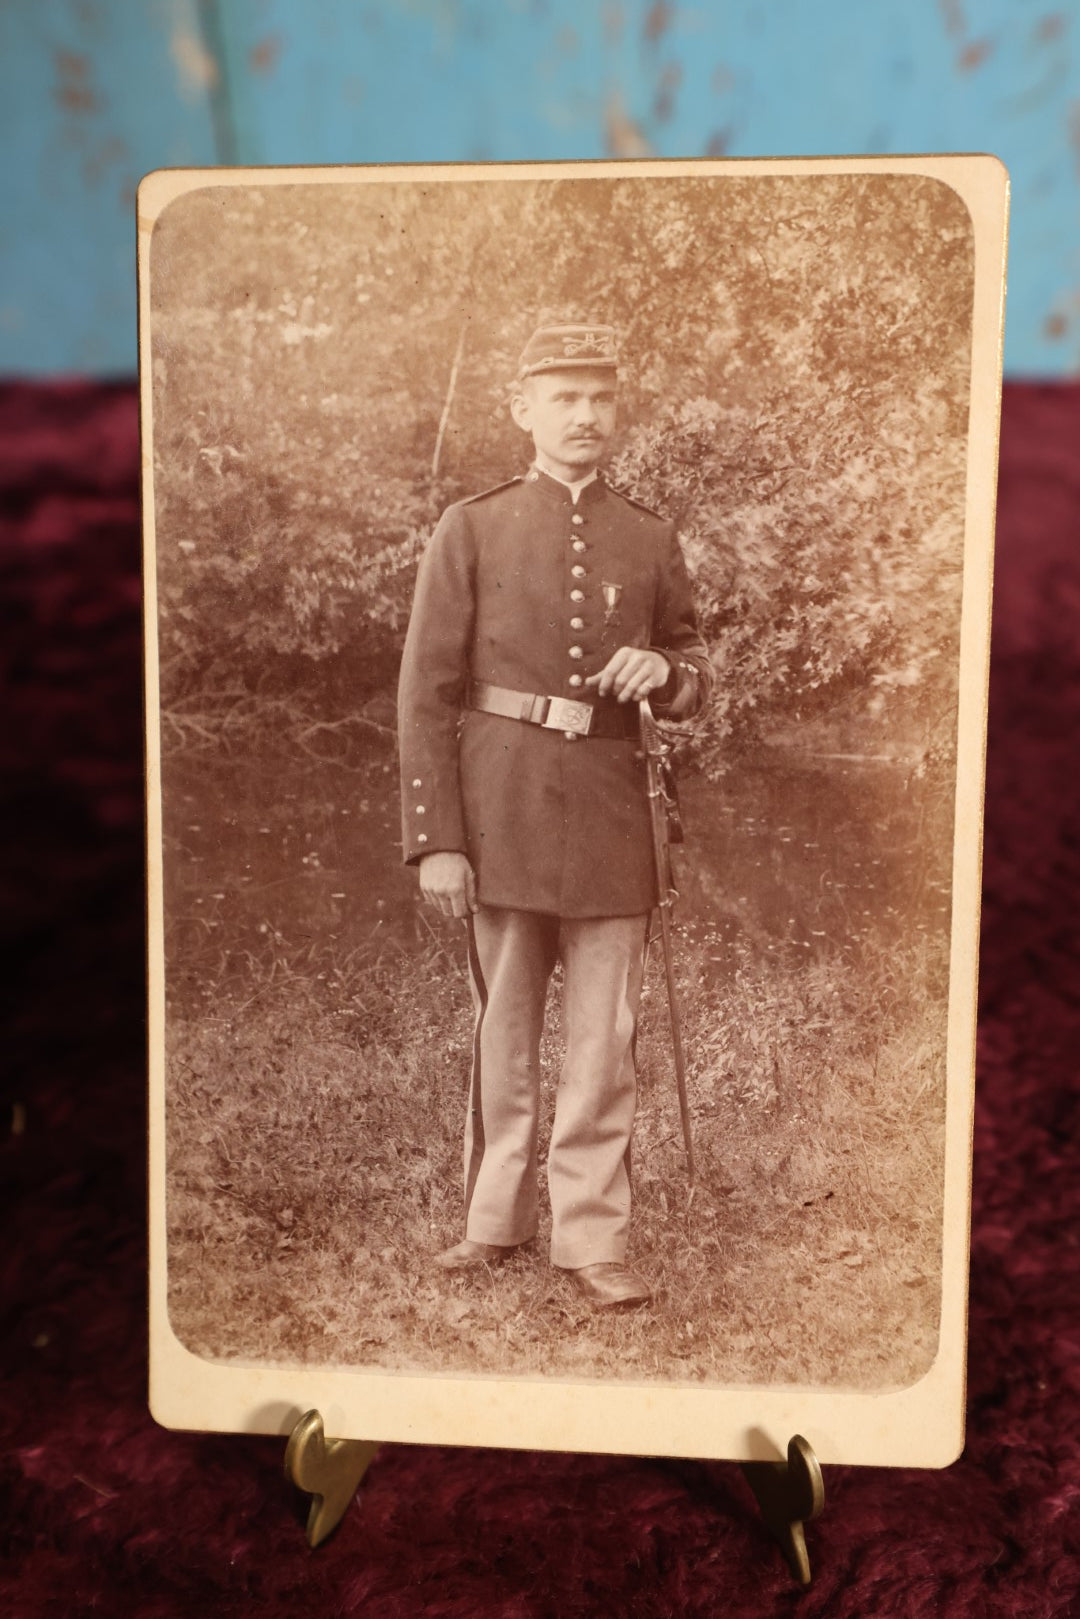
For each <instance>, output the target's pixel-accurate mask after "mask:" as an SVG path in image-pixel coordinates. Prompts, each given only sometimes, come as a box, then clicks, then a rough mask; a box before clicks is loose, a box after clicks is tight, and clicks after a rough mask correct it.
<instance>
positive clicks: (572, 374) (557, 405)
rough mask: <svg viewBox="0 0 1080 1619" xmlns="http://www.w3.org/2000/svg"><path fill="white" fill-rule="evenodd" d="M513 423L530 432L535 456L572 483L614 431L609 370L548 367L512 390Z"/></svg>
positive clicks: (612, 379)
mask: <svg viewBox="0 0 1080 1619" xmlns="http://www.w3.org/2000/svg"><path fill="white" fill-rule="evenodd" d="M511 411H512V413H513V417H514V420H515V422H517V424H518V426H519V427H520V428H523V429H524V430H525V432H527V433H531V434H532V441H533V444H534V445H535V447H536V453H537V458H538V459H539V460H540V461H541V462H543V463H546V464H547V465H548V466H549V467H550V468H551V470H552V471H553V472H555V473H557V474H558V475H559V476H561V477H564V478H565V479H566V480H567V482H569V483H573V482H575V481H576V480H577V479H578V478H585V477H587V476H588V474H589V473H590V472H591V471H592V470H593V468H594V467H595V466H596V465H597V463H598V462H599V460H600V458H601V456H602V455H603V453H604V451H605V450H606V449H607V446H608V444H609V442H610V440H611V435H612V434H613V433H614V431H615V377H614V374H613V373H612V372H611V371H604V370H596V371H593V370H589V369H586V368H585V367H582V368H581V369H580V370H569V371H545V372H543V373H542V374H541V375H539V376H535V377H526V379H525V381H524V382H523V383H522V386H521V391H520V392H519V393H517V394H515V395H514V398H513V401H512V404H511Z"/></svg>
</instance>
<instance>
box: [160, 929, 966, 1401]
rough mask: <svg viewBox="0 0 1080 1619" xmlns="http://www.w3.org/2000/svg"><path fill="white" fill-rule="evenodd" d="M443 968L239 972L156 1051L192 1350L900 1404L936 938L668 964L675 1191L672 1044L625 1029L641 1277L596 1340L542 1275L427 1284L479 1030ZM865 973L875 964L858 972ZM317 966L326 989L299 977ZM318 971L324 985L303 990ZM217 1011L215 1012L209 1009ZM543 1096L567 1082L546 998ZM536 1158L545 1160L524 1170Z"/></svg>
mask: <svg viewBox="0 0 1080 1619" xmlns="http://www.w3.org/2000/svg"><path fill="white" fill-rule="evenodd" d="M454 954H455V951H454V936H453V935H450V936H449V944H447V943H445V942H443V940H442V939H440V938H434V939H433V940H432V942H431V944H430V947H429V948H428V950H427V951H426V952H425V953H424V955H423V956H422V957H421V958H417V957H416V956H414V955H405V954H403V953H400V954H399V953H397V952H390V953H388V954H386V955H384V956H383V957H381V958H380V959H378V960H374V961H361V960H357V959H354V960H352V961H349V962H346V963H344V964H341V963H337V964H335V963H334V962H333V961H332V960H329V959H325V960H322V961H321V962H320V963H318V964H316V963H314V962H312V961H311V960H310V958H309V959H306V960H305V962H304V963H303V968H302V970H296V969H295V967H290V966H289V964H288V963H286V962H283V961H282V960H281V959H276V960H273V961H266V962H262V963H255V962H249V963H248V967H247V971H246V973H245V980H244V982H243V983H241V982H239V981H234V982H232V983H229V982H217V983H214V984H213V985H212V986H211V983H210V981H209V980H208V981H207V983H206V985H205V986H204V987H205V1004H206V1008H207V1010H206V1012H205V1014H204V1015H203V1016H201V1017H197V1018H193V1017H186V1018H185V1017H182V1016H181V1015H179V1014H177V1015H176V1016H174V1017H173V1018H172V1019H171V1022H170V1026H169V1068H168V1076H169V1077H168V1105H167V1120H168V1153H169V1160H168V1161H169V1183H168V1195H167V1212H168V1225H169V1299H170V1312H171V1317H172V1321H173V1325H174V1328H175V1330H176V1332H177V1333H178V1335H179V1336H180V1338H181V1339H182V1340H183V1342H184V1343H185V1344H187V1346H188V1347H189V1348H191V1349H192V1350H194V1351H195V1352H196V1353H198V1354H201V1355H204V1356H207V1357H209V1358H213V1359H226V1360H229V1359H238V1360H243V1361H245V1362H259V1363H279V1362H288V1363H296V1362H300V1363H313V1364H322V1365H340V1366H368V1367H383V1368H388V1369H395V1370H408V1369H415V1370H435V1371H448V1370H450V1371H458V1372H465V1373H480V1374H483V1373H498V1374H500V1375H507V1374H518V1375H523V1376H525V1375H536V1374H538V1373H541V1374H546V1375H551V1376H563V1377H567V1376H569V1377H585V1378H588V1377H629V1378H638V1379H659V1380H664V1381H686V1380H691V1381H698V1382H703V1383H714V1382H721V1383H740V1382H747V1383H796V1382H797V1383H808V1382H809V1383H824V1384H832V1385H846V1386H851V1387H857V1388H881V1387H885V1386H889V1385H895V1384H903V1383H907V1382H910V1381H912V1380H913V1379H915V1378H917V1377H918V1376H919V1375H921V1373H922V1372H924V1371H925V1370H926V1368H927V1366H928V1365H929V1363H930V1361H931V1359H932V1358H933V1354H934V1351H935V1348H936V1341H937V1310H938V1297H939V1291H940V1262H941V1258H940V1240H941V1209H942V1139H943V1113H944V1109H943V1067H944V1058H943V1052H944V1003H943V999H942V982H943V981H942V976H941V966H940V963H935V962H934V960H933V951H932V947H931V946H930V944H929V943H927V944H923V945H921V946H920V947H919V948H917V949H915V950H912V951H909V952H908V953H907V954H906V956H905V958H904V959H903V960H899V959H897V956H896V953H895V952H894V951H890V950H886V949H885V948H884V947H883V948H882V949H881V950H880V951H878V952H877V953H876V956H875V954H874V953H873V952H871V951H868V950H867V949H866V948H865V947H864V949H863V952H862V956H863V959H862V962H861V963H860V965H859V966H858V967H856V966H855V965H854V964H853V963H852V962H851V961H850V960H849V958H848V957H847V956H846V955H845V954H844V953H843V952H838V953H836V954H835V955H834V956H832V957H831V958H819V959H817V960H815V961H813V962H812V963H809V964H808V963H805V962H803V963H801V964H799V965H797V966H795V965H791V964H786V965H784V964H779V963H776V962H774V961H767V962H761V961H755V960H753V959H751V958H750V957H749V955H747V954H745V953H742V954H740V953H739V952H738V951H733V952H730V953H729V957H730V959H729V961H728V964H727V969H726V970H725V972H724V974H723V976H722V977H721V976H718V974H717V970H716V966H715V959H714V958H715V948H714V944H712V943H710V942H709V941H705V942H700V941H699V942H698V943H695V944H693V945H689V944H687V943H686V942H685V941H684V947H683V950H682V959H683V978H684V983H683V995H684V1002H685V1006H684V1011H685V1021H686V1033H687V1045H688V1050H689V1053H690V1062H691V1075H690V1100H691V1108H692V1113H693V1118H694V1129H695V1145H696V1150H697V1155H698V1160H699V1173H698V1183H697V1186H696V1188H695V1190H694V1193H693V1196H692V1197H691V1196H690V1195H689V1191H688V1187H687V1183H686V1176H685V1171H684V1166H683V1157H682V1146H681V1136H680V1132H679V1123H678V1114H677V1108H676V1104H675V1099H674V1091H673V1086H672V1081H671V1076H670V1064H669V1059H668V1056H667V1047H666V1032H667V1031H666V1022H665V1018H664V1013H663V1006H662V1002H661V999H660V990H659V989H658V988H657V987H656V985H655V977H656V976H658V975H656V974H654V975H653V981H652V982H651V987H650V988H649V990H648V992H647V994H646V997H645V1001H644V1007H643V1016H642V1031H641V1041H640V1059H641V1060H640V1068H641V1102H640V1108H639V1116H638V1123H637V1128H636V1130H635V1137H634V1187H635V1202H634V1223H633V1232H632V1237H631V1253H632V1257H633V1261H634V1263H635V1264H636V1265H637V1266H638V1267H639V1268H640V1269H641V1270H642V1271H643V1273H644V1274H645V1275H646V1276H647V1277H648V1278H649V1280H650V1281H651V1282H652V1284H653V1285H654V1287H655V1289H656V1297H655V1300H654V1303H653V1305H652V1306H651V1307H650V1308H649V1309H647V1310H643V1311H638V1312H633V1313H624V1314H618V1313H617V1314H615V1315H600V1314H595V1313H593V1312H592V1311H591V1310H589V1309H588V1307H587V1306H584V1305H583V1304H582V1303H581V1302H580V1301H579V1300H578V1298H577V1297H576V1295H575V1294H574V1292H573V1291H572V1289H571V1287H570V1285H569V1283H568V1282H567V1280H566V1278H565V1277H563V1276H562V1275H561V1274H560V1273H558V1272H557V1271H553V1270H552V1268H551V1267H550V1266H549V1264H548V1263H547V1257H546V1241H547V1231H546V1229H543V1230H542V1231H541V1233H540V1238H539V1240H538V1242H537V1244H536V1245H535V1246H534V1247H533V1248H532V1249H529V1250H526V1251H524V1252H522V1253H520V1254H519V1255H517V1256H515V1257H514V1258H513V1259H512V1260H511V1261H510V1262H509V1263H507V1264H505V1265H503V1266H501V1267H499V1268H497V1269H492V1270H491V1271H486V1272H483V1273H481V1274H480V1275H472V1274H470V1275H466V1276H449V1277H448V1276H444V1275H443V1274H442V1273H441V1272H438V1271H436V1270H435V1269H434V1268H433V1267H432V1265H431V1263H430V1257H431V1255H432V1253H433V1252H434V1251H436V1250H437V1249H439V1248H440V1247H442V1246H444V1245H446V1244H447V1243H450V1242H452V1241H455V1240H456V1239H457V1237H458V1236H459V1235H460V1197H461V1194H460V1162H461V1126H462V1119H463V1109H464V1099H465V1086H466V1080H467V1068H468V1053H469V1044H470V1029H469V1023H468V1009H467V999H468V998H467V994H466V991H465V984H464V978H463V976H462V973H461V970H460V968H458V967H457V965H456V963H455V961H454ZM868 958H869V959H868ZM316 965H318V967H319V971H316V970H315V967H316ZM320 973H321V974H322V976H321V977H320ZM211 989H212V993H211ZM553 1010H554V1012H555V1015H554V1016H553V1018H552V1020H551V1028H550V1031H549V1034H548V1036H547V1038H546V1042H545V1053H544V1055H545V1090H546V1091H547V1092H548V1093H549V1094H548V1095H547V1097H546V1101H547V1104H548V1105H547V1113H548V1115H550V1103H551V1094H550V1093H551V1091H552V1087H553V1085H554V1081H555V1076H556V1075H557V1071H558V1046H559V1036H558V1018H557V992H556V1004H555V1007H554V1008H553ZM543 1145H544V1143H543V1142H542V1147H543Z"/></svg>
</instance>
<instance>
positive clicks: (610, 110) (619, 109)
mask: <svg viewBox="0 0 1080 1619" xmlns="http://www.w3.org/2000/svg"><path fill="white" fill-rule="evenodd" d="M604 137H605V140H606V141H607V149H608V152H609V154H610V155H611V156H612V157H652V156H653V155H654V154H653V149H652V147H651V146H650V145H649V142H648V140H647V138H646V136H645V134H644V132H643V130H642V128H641V126H640V125H639V124H637V123H635V122H634V120H633V119H632V118H631V117H630V115H629V113H628V112H627V111H626V108H625V107H624V106H623V101H622V97H621V96H620V95H619V93H618V91H616V92H615V94H614V95H613V96H611V98H610V99H609V101H608V104H607V107H606V108H605V110H604Z"/></svg>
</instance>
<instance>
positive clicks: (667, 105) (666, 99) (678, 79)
mask: <svg viewBox="0 0 1080 1619" xmlns="http://www.w3.org/2000/svg"><path fill="white" fill-rule="evenodd" d="M682 76H683V74H682V68H681V67H680V66H679V64H678V62H669V63H668V64H667V66H666V67H665V68H664V71H663V72H662V73H661V75H660V83H659V85H658V87H657V91H656V97H655V99H654V101H653V117H654V118H656V119H658V120H659V121H660V122H661V123H664V122H666V120H667V119H669V118H670V117H671V115H672V113H673V112H674V111H675V93H676V91H677V90H678V88H679V86H680V84H681V83H682Z"/></svg>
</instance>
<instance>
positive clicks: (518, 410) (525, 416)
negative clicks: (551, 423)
mask: <svg viewBox="0 0 1080 1619" xmlns="http://www.w3.org/2000/svg"><path fill="white" fill-rule="evenodd" d="M510 414H511V416H512V417H513V418H514V421H515V422H516V423H517V425H518V426H519V427H520V428H521V431H522V432H523V433H528V432H530V431H531V427H530V423H529V401H528V399H527V397H526V396H525V394H524V393H522V392H521V391H520V390H519V391H518V392H517V393H515V394H514V395H513V396H512V397H511V400H510Z"/></svg>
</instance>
